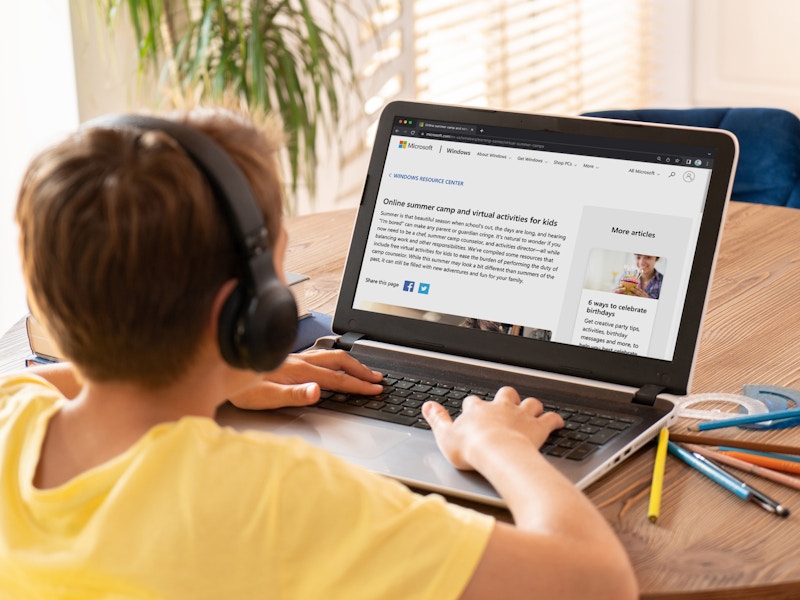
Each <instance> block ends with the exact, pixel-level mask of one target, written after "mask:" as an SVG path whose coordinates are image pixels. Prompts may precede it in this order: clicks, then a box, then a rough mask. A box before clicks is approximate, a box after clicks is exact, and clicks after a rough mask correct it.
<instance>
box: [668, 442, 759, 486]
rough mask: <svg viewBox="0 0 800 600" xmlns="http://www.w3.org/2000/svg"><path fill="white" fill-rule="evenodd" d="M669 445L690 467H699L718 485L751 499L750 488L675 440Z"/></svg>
mask: <svg viewBox="0 0 800 600" xmlns="http://www.w3.org/2000/svg"><path fill="white" fill-rule="evenodd" d="M667 447H668V449H669V452H670V454H674V455H675V456H677V457H678V458H680V459H681V460H682V461H683V462H685V463H686V464H687V465H689V466H690V467H692V468H694V469H697V470H698V471H700V472H701V473H702V474H703V475H705V476H706V477H708V478H709V479H710V480H711V481H713V482H714V483H716V484H717V485H720V486H722V487H724V488H725V489H726V490H728V491H729V492H731V493H732V494H735V495H736V496H738V497H739V498H741V499H742V500H749V499H750V493H749V492H748V490H746V489H745V488H743V487H742V486H741V485H738V484H737V483H735V482H734V481H733V479H731V478H730V477H728V476H726V475H724V474H722V473H720V472H719V470H718V469H715V468H713V467H712V466H711V465H710V464H709V463H708V462H706V461H704V460H701V459H700V458H698V457H697V456H696V455H694V454H692V453H691V452H689V451H688V450H686V449H684V448H682V447H680V446H678V444H676V443H675V442H672V441H669V442H667Z"/></svg>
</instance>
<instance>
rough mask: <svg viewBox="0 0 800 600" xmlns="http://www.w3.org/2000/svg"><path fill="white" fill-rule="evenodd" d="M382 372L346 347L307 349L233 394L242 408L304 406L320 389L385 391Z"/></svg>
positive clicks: (293, 355) (317, 396)
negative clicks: (358, 357) (354, 355)
mask: <svg viewBox="0 0 800 600" xmlns="http://www.w3.org/2000/svg"><path fill="white" fill-rule="evenodd" d="M382 379H383V375H381V373H378V372H377V371H373V370H371V369H369V368H368V367H366V366H364V365H363V364H361V363H360V362H359V361H357V360H356V359H355V358H353V357H352V356H350V355H349V354H347V353H346V352H344V351H343V350H307V351H305V352H300V353H298V354H290V355H289V356H288V357H287V358H286V360H285V361H284V362H283V364H282V365H281V366H280V367H278V368H277V369H275V370H274V371H270V372H269V373H265V374H264V377H263V379H262V381H261V383H259V384H258V385H256V386H254V387H251V388H249V389H247V390H246V391H244V392H242V393H241V394H237V395H236V396H234V397H232V398H231V399H230V400H231V402H232V403H233V404H234V405H236V406H238V407H239V408H246V409H257V410H258V409H266V408H279V407H281V406H305V405H308V404H314V403H315V402H317V401H318V400H319V394H320V388H325V389H328V390H334V391H337V392H348V393H351V394H363V395H365V396H373V395H375V394H380V393H381V392H382V391H383V386H382V385H381V384H380V381H381V380H382Z"/></svg>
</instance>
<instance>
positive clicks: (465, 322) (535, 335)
mask: <svg viewBox="0 0 800 600" xmlns="http://www.w3.org/2000/svg"><path fill="white" fill-rule="evenodd" d="M359 308H360V309H361V310H368V311H371V312H378V313H383V314H386V315H395V316H398V317H405V318H407V319H418V320H421V321H431V322H434V323H443V324H445V325H455V326H457V327H466V328H469V329H479V330H481V331H489V332H493V333H501V334H503V335H513V336H519V337H526V338H530V339H533V340H543V341H550V340H551V339H552V337H553V332H552V331H550V330H549V329H539V328H536V327H528V326H525V325H517V324H513V323H500V322H499V321H489V320H487V319H477V318H474V317H463V316H458V315H450V314H446V313H439V312H434V311H429V310H421V309H416V308H408V307H405V306H396V305H393V304H385V303H383V302H362V303H361V305H360V306H359Z"/></svg>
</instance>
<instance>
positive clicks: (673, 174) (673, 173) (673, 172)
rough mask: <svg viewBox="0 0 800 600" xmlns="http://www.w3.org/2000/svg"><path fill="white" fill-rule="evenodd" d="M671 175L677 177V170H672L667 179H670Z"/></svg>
mask: <svg viewBox="0 0 800 600" xmlns="http://www.w3.org/2000/svg"><path fill="white" fill-rule="evenodd" d="M670 177H675V171H672V173H670V174H669V176H668V177H667V179H669V178H670Z"/></svg>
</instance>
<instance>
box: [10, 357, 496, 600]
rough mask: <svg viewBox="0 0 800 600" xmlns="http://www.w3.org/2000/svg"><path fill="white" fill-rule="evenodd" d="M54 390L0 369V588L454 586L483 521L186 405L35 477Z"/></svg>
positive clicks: (247, 590) (194, 592) (209, 590)
mask: <svg viewBox="0 0 800 600" xmlns="http://www.w3.org/2000/svg"><path fill="white" fill-rule="evenodd" d="M64 402H67V400H64V399H63V398H62V397H61V396H60V395H59V393H58V392H57V391H56V390H55V389H54V388H53V387H51V386H49V385H48V384H47V383H46V382H44V381H43V380H41V379H39V378H37V377H35V376H33V375H27V374H24V373H23V374H18V375H14V376H10V377H5V378H0V598H25V599H28V598H48V599H51V598H76V599H77V598H80V599H87V598H101V597H102V598H170V599H172V598H215V599H216V598H236V599H244V598H300V599H304V600H306V599H314V598H325V599H334V598H347V599H358V598H391V599H394V598H403V599H407V598H435V599H437V600H439V599H444V598H454V597H458V596H459V594H460V593H461V591H462V590H463V589H464V587H465V585H466V584H467V582H468V581H469V579H470V577H471V575H472V573H473V571H474V569H475V567H476V565H477V563H478V560H479V559H480V557H481V555H482V553H483V550H484V548H485V545H486V542H487V540H488V537H489V534H490V532H491V529H492V526H493V519H492V518H490V517H487V516H485V515H481V514H480V513H477V512H473V511H470V510H467V509H463V508H461V507H458V506H454V505H451V504H447V503H446V502H444V500H443V499H442V498H441V497H439V496H436V495H430V496H420V495H417V494H413V493H412V492H410V491H409V490H408V489H407V488H405V487H404V486H402V485H400V484H399V483H397V482H395V481H392V480H389V479H386V478H384V477H380V476H377V475H374V474H372V473H369V472H367V471H364V470H362V469H359V468H356V467H354V466H352V465H349V464H348V463H346V462H344V461H342V460H339V459H337V458H336V457H333V456H330V455H328V454H326V453H324V452H322V451H320V450H317V449H316V448H313V447H311V446H309V445H308V444H305V443H304V442H302V441H300V440H299V439H294V438H284V437H279V436H274V435H266V434H258V435H255V434H253V435H249V434H242V433H238V432H235V431H233V430H231V429H228V428H222V427H220V426H219V425H217V424H216V423H215V422H214V421H212V420H210V419H203V418H197V417H185V418H183V419H181V420H180V421H178V422H176V423H167V424H162V425H158V426H157V427H154V428H153V429H151V430H150V431H149V432H148V433H147V434H146V435H145V436H144V437H142V438H141V439H140V440H138V441H137V442H136V443H135V444H134V445H133V446H132V447H131V448H129V449H128V450H127V451H126V452H125V453H123V454H121V455H119V456H117V457H116V458H114V459H113V460H111V461H109V462H107V463H105V464H103V465H100V466H99V467H97V468H94V469H91V470H89V471H87V472H85V473H82V474H81V475H79V476H78V477H75V478H74V479H72V480H71V481H69V482H67V483H65V484H64V485H62V486H59V487H57V488H53V489H48V490H39V489H36V488H34V487H33V485H32V480H33V475H34V472H35V469H36V465H37V461H38V458H39V452H40V448H41V444H42V441H43V439H44V434H45V431H46V428H47V423H48V420H49V418H50V417H51V416H52V415H53V414H54V413H55V412H57V411H58V409H59V407H60V406H62V405H63V403H64Z"/></svg>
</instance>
